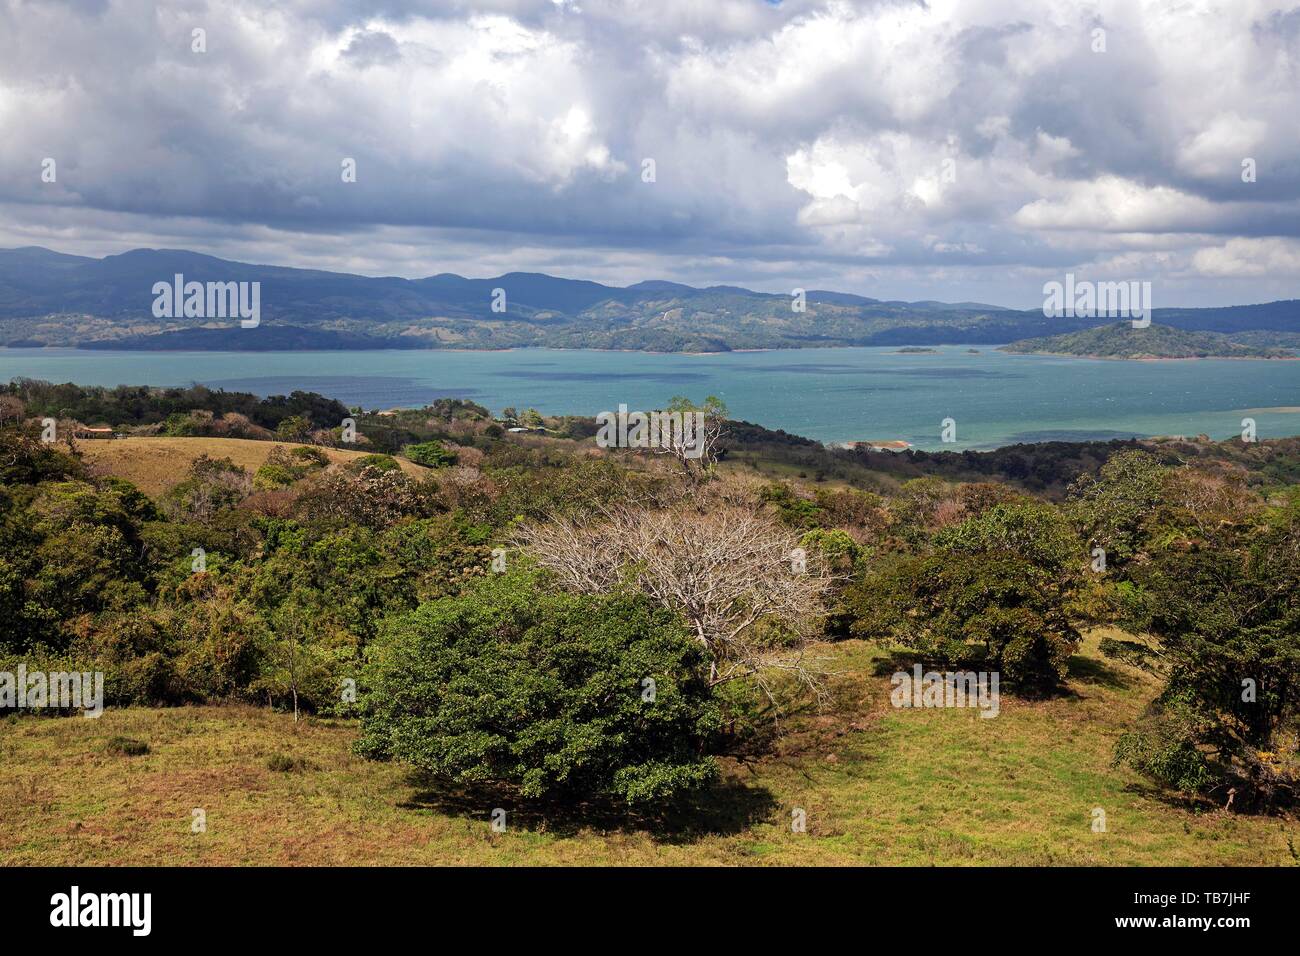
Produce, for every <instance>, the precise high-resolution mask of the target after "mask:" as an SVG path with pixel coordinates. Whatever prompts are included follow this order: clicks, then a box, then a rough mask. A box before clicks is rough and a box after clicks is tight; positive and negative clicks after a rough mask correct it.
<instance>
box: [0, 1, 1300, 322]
mask: <svg viewBox="0 0 1300 956" xmlns="http://www.w3.org/2000/svg"><path fill="white" fill-rule="evenodd" d="M1293 5H1294V0H1235V2H1232V3H1222V2H1217V0H1213V2H1212V0H1137V2H1132V3H1119V2H1109V0H1098V2H1095V3H1088V4H1079V3H1077V2H1076V0H930V2H928V3H925V4H921V3H913V2H895V0H854V2H851V0H785V2H783V3H781V4H779V5H773V4H767V3H761V2H757V0H716V2H712V3H707V4H702V3H699V2H697V0H659V2H655V3H648V2H636V3H633V2H626V0H581V2H576V3H575V2H563V3H557V2H552V0H482V2H479V3H475V4H473V5H472V7H473V10H472V11H471V9H470V7H471V5H467V4H464V3H461V2H459V0H446V2H420V3H416V2H409V3H408V2H405V0H394V2H391V3H385V4H383V5H380V7H378V8H375V7H374V6H373V5H371V6H370V11H369V12H357V11H359V10H361V9H362V8H363V7H365V6H367V5H361V4H355V5H354V4H351V3H338V2H336V3H329V4H319V3H311V2H308V0H284V2H281V3H276V4H272V3H270V2H269V0H267V2H258V0H242V2H237V3H217V2H216V0H212V2H204V0H192V2H187V3H185V4H183V5H182V4H179V3H174V2H165V0H164V2H161V3H159V4H157V12H156V15H150V16H143V15H140V14H139V13H138V12H133V9H138V8H135V7H134V5H132V4H126V3H110V4H105V5H104V6H103V7H102V9H98V10H89V11H87V12H79V8H78V7H75V6H71V5H65V4H44V5H39V4H22V5H18V4H15V3H5V2H3V0H0V132H2V133H3V135H0V202H8V203H10V204H12V207H13V208H20V209H22V210H24V221H23V222H22V223H15V224H12V225H10V226H9V227H8V228H6V227H4V226H0V240H2V239H3V238H4V236H6V235H9V236H13V235H17V234H18V233H20V232H21V233H23V234H30V233H31V231H32V230H37V231H39V222H38V220H40V219H41V218H42V217H44V219H45V220H46V222H47V224H48V232H49V234H50V235H51V236H54V237H56V238H57V239H58V240H59V241H58V242H56V243H54V244H55V245H57V246H58V247H60V248H64V249H67V250H68V251H80V250H79V249H78V248H77V244H78V243H79V242H84V243H85V244H86V246H87V248H89V247H90V246H92V245H95V244H97V243H99V242H101V241H102V236H111V235H112V234H113V232H114V228H113V227H111V226H110V225H109V222H110V221H115V222H116V231H117V233H118V234H119V235H121V236H128V235H129V236H140V237H142V238H143V239H144V240H145V243H142V244H151V245H162V244H169V245H187V246H191V247H195V248H213V249H215V248H216V247H217V246H220V248H221V251H222V252H223V253H224V254H228V255H238V242H240V241H248V242H253V240H252V239H250V238H249V237H250V236H253V235H256V236H257V239H256V244H255V245H252V246H250V249H256V250H257V251H258V252H259V254H260V255H261V256H262V257H263V258H264V259H265V258H266V253H267V250H268V249H271V248H273V246H274V240H273V238H272V237H275V236H279V237H280V240H279V241H280V242H281V244H282V246H283V254H282V255H281V256H280V257H279V258H280V259H281V260H283V261H288V260H291V259H292V260H294V261H299V262H301V257H302V256H303V255H305V254H306V253H305V251H304V250H307V249H311V250H314V252H315V254H318V255H322V256H326V257H328V258H326V259H323V260H322V261H320V262H318V263H316V264H317V265H321V266H323V267H329V266H331V265H337V264H339V263H341V262H345V261H346V262H357V261H361V260H365V261H371V259H372V258H373V257H372V256H371V255H370V254H369V253H365V252H359V251H353V252H348V251H346V249H347V246H348V243H349V242H352V243H355V244H357V245H358V246H359V245H362V244H364V242H365V241H367V240H366V239H364V238H363V237H368V236H374V235H375V234H377V233H383V234H384V235H385V236H386V237H387V238H386V240H385V243H384V245H383V248H384V249H385V254H386V255H388V256H389V257H390V258H391V260H392V262H393V263H394V267H393V268H391V269H384V267H383V266H382V263H380V264H378V269H379V271H398V266H400V267H401V268H403V269H405V268H410V269H413V270H416V271H415V273H414V274H421V272H422V271H428V272H434V271H439V269H441V268H443V267H445V265H446V263H445V262H443V261H442V257H443V256H444V255H447V256H452V255H455V256H460V257H462V260H463V261H466V262H470V263H471V264H472V260H473V256H474V255H479V256H481V257H483V259H484V261H485V262H486V261H492V262H496V261H505V260H508V259H509V258H510V250H511V249H514V250H516V251H517V256H516V258H522V257H524V256H525V255H528V256H535V258H534V259H533V262H534V263H536V262H538V261H539V260H540V261H550V260H547V259H546V255H545V254H544V253H539V252H538V250H546V249H548V248H553V249H558V250H565V252H564V254H565V255H568V254H569V253H570V251H571V250H580V251H581V254H578V253H577V252H575V253H574V263H575V264H576V267H577V268H578V271H579V272H581V271H582V270H583V269H585V270H588V271H587V272H586V273H583V274H591V275H596V274H597V273H602V272H603V271H609V272H619V271H621V270H624V269H626V268H628V267H629V264H630V263H640V264H641V267H642V268H644V269H645V270H646V271H647V273H648V272H650V271H652V270H651V265H652V264H654V263H659V264H662V266H663V267H664V268H668V267H671V268H673V269H676V270H679V272H678V273H677V274H678V275H682V276H685V275H687V274H690V275H697V274H698V270H699V269H703V268H706V267H714V268H722V267H723V266H722V265H721V264H726V265H725V268H727V269H729V270H731V271H730V272H729V273H721V272H720V273H718V274H714V275H710V276H708V277H707V280H706V281H733V280H735V279H736V278H737V276H738V275H741V274H750V275H768V274H769V272H770V271H771V270H779V269H782V268H787V267H788V268H791V269H793V270H795V271H797V272H799V273H801V274H819V275H824V276H828V277H830V279H831V280H832V281H831V282H830V283H823V284H836V283H835V282H834V277H835V276H836V275H842V276H844V277H845V281H850V280H853V281H862V282H866V281H872V282H876V281H884V280H887V279H888V278H889V277H890V276H891V275H892V276H899V277H909V279H908V281H911V278H910V277H914V276H917V275H924V270H925V269H931V270H933V271H932V273H931V274H932V275H933V276H934V277H935V281H936V282H939V281H949V280H952V281H958V280H960V279H961V277H960V276H958V274H957V273H956V272H954V271H952V270H953V269H955V268H958V267H956V266H953V262H954V261H956V260H960V263H961V264H960V268H961V269H966V270H969V272H968V274H969V275H970V276H987V277H989V278H988V280H987V281H991V282H994V283H999V282H1006V283H1011V282H1014V281H1018V280H1016V278H1015V277H1016V276H1018V275H1019V274H1020V273H1022V272H1023V274H1024V275H1025V276H1026V277H1027V278H1026V280H1025V281H1026V282H1028V281H1029V277H1032V276H1033V275H1034V274H1035V273H1036V270H1040V269H1043V268H1052V269H1059V268H1064V267H1066V266H1069V265H1070V264H1071V262H1074V263H1082V264H1086V263H1096V262H1102V261H1106V260H1107V258H1108V257H1114V256H1120V255H1124V254H1126V253H1128V252H1131V251H1133V250H1135V249H1141V250H1145V251H1148V252H1154V251H1156V250H1168V251H1170V253H1171V257H1170V258H1168V259H1167V260H1166V259H1152V260H1150V262H1149V265H1151V267H1152V268H1161V269H1167V270H1169V271H1168V277H1169V279H1170V281H1183V279H1184V278H1185V277H1187V276H1195V275H1201V276H1210V275H1243V274H1246V273H1245V272H1244V271H1243V270H1247V269H1249V268H1251V266H1250V264H1249V263H1250V258H1249V257H1245V258H1244V259H1242V261H1240V262H1238V261H1237V254H1236V253H1232V252H1230V250H1233V249H1236V248H1242V247H1240V246H1233V242H1236V241H1238V240H1240V241H1241V242H1244V243H1262V244H1265V245H1269V247H1270V248H1272V247H1273V246H1276V247H1277V248H1287V247H1288V243H1290V242H1291V241H1292V240H1293V239H1294V238H1295V237H1296V236H1297V234H1300V124H1296V123H1295V122H1294V116H1295V115H1296V112H1297V106H1300V104H1298V103H1297V100H1300V92H1297V91H1298V90H1300V14H1296V13H1294V12H1291V13H1288V11H1289V10H1290V9H1291V7H1292V6H1293ZM376 9H380V10H382V11H383V12H382V14H378V13H375V12H373V11H374V10H376ZM196 23H201V24H203V25H204V27H205V28H206V29H207V31H208V47H209V52H208V53H206V54H202V55H198V54H194V53H192V52H190V30H191V28H192V27H193V25H194V24H196ZM1097 24H1104V26H1105V28H1106V30H1107V51H1106V52H1105V53H1104V54H1098V53H1094V52H1092V50H1091V46H1090V44H1091V30H1092V29H1093V27H1094V26H1096V25H1097ZM44 156H53V157H55V158H56V159H57V160H58V163H59V173H60V175H59V182H58V183H57V184H53V185H51V184H42V183H40V181H39V162H40V159H41V158H42V157H44ZM1245 156H1254V157H1255V158H1256V159H1257V160H1258V162H1259V182H1258V183H1256V184H1250V185H1246V184H1242V183H1241V182H1240V161H1241V159H1242V158H1243V157H1245ZM343 157H355V158H356V159H357V163H358V180H357V182H356V183H355V184H351V185H346V186H345V185H344V184H342V183H341V182H340V180H339V175H338V170H339V161H340V159H342V158H343ZM646 157H652V158H654V159H655V161H656V165H657V180H656V182H655V183H653V184H648V183H643V182H642V181H641V178H640V175H639V173H640V168H641V162H642V160H643V159H644V158H646ZM945 159H951V160H952V161H953V164H954V165H953V167H952V168H953V170H954V171H955V179H956V181H955V182H950V181H948V180H947V178H946V177H945V176H944V172H943V167H942V164H943V162H944V160H945ZM69 210H73V211H75V212H77V213H78V214H79V216H80V220H81V221H82V222H83V223H85V224H86V225H84V226H83V227H82V229H81V230H78V229H77V227H76V221H77V219H76V215H74V216H73V218H71V219H70V218H68V212H69ZM115 217H116V218H115ZM91 223H94V226H93V227H92V226H91V225H90V224H91ZM101 229H102V230H103V233H102V234H101V233H100V232H99V231H98V230H101ZM232 230H234V231H232ZM322 234H331V235H334V236H335V237H337V239H338V242H336V243H325V242H319V241H313V240H309V239H308V238H307V237H310V236H319V235H322ZM236 235H238V236H241V237H243V238H242V239H236V238H235V236H236ZM150 237H152V239H151V238H150ZM449 237H455V239H454V241H452V240H451V239H450V238H449ZM163 239H165V240H166V242H165V243H164V242H163V241H161V240H163ZM435 239H436V240H437V242H438V243H444V244H445V245H436V244H435V242H434V240H435ZM152 240H159V241H152ZM51 241H52V242H53V240H51ZM402 243H409V246H402ZM451 245H455V246H456V249H457V250H458V251H456V252H454V253H452V252H450V251H448V250H449V249H450V246H451ZM1261 248H1262V246H1261ZM399 249H400V251H399ZM431 249H432V250H434V251H433V252H431V251H430V250H431ZM475 250H476V251H475ZM525 250H528V251H527V252H526V251H525ZM1198 250H1199V252H1198ZM1194 256H1195V257H1199V258H1194ZM866 260H870V261H869V263H867V265H868V266H869V271H863V270H862V269H860V268H858V267H859V266H860V265H862V263H863V262H864V261H866ZM558 261H563V260H558ZM1291 261H1292V260H1290V259H1289V258H1288V257H1287V256H1286V255H1280V256H1275V257H1273V258H1270V259H1269V262H1270V263H1272V264H1271V265H1269V266H1268V269H1269V270H1270V271H1269V272H1268V275H1270V276H1278V275H1287V274H1289V275H1291V277H1292V278H1293V279H1294V280H1295V283H1296V290H1295V291H1296V292H1297V293H1298V294H1300V270H1294V269H1293V270H1292V271H1291V272H1290V273H1287V269H1288V268H1290V265H1289V263H1291ZM1193 262H1195V263H1196V264H1195V265H1193ZM422 264H427V265H422ZM709 264H712V265H711V266H709ZM1202 264H1204V265H1205V268H1202ZM863 268H866V266H863ZM891 270H892V272H891ZM1215 270H1220V271H1215ZM1224 270H1226V271H1224ZM469 271H474V272H476V273H478V274H482V273H483V272H484V271H485V270H481V269H471V270H469ZM640 277H644V276H640ZM774 281H776V280H774ZM962 281H964V280H962ZM971 281H985V280H984V279H972V280H971ZM1188 281H1190V280H1188ZM782 284H783V285H784V284H786V283H785V282H784V281H782ZM1008 288H1010V286H1008ZM924 297H934V298H939V297H942V290H941V289H931V290H930V291H929V293H928V294H927V295H925V296H924Z"/></svg>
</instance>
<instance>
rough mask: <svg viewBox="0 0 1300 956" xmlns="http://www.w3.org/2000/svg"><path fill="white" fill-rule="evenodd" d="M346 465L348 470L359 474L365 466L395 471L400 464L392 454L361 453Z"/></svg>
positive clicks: (377, 469) (378, 469)
mask: <svg viewBox="0 0 1300 956" xmlns="http://www.w3.org/2000/svg"><path fill="white" fill-rule="evenodd" d="M346 467H347V470H348V471H351V472H354V473H358V474H359V473H360V472H362V471H365V470H366V469H367V468H374V469H375V470H376V471H397V470H399V469H400V468H401V467H402V466H401V465H399V464H398V463H397V459H396V458H394V457H393V456H392V455H362V456H361V457H360V458H357V459H355V460H353V461H350V462H348V464H347V466H346Z"/></svg>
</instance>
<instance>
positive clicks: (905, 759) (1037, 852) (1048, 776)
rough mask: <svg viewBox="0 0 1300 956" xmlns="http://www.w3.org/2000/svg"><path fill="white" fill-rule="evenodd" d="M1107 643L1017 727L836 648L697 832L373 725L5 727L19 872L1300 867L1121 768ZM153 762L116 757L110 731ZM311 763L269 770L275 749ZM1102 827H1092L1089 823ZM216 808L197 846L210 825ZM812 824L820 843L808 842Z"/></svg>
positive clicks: (269, 715) (1263, 833)
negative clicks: (499, 789) (457, 767)
mask: <svg viewBox="0 0 1300 956" xmlns="http://www.w3.org/2000/svg"><path fill="white" fill-rule="evenodd" d="M1098 638H1099V635H1098V634H1097V633H1094V634H1092V635H1090V637H1089V640H1088V641H1087V642H1086V643H1085V646H1084V647H1083V649H1082V651H1081V653H1080V654H1079V655H1078V656H1077V657H1076V658H1075V660H1074V662H1073V678H1072V681H1071V685H1070V691H1071V693H1070V694H1069V695H1067V696H1064V697H1061V698H1058V699H1055V700H1051V701H1047V702H1039V703H1025V702H1019V701H1015V700H1011V699H1007V698H1004V699H1003V701H1002V711H1001V714H1000V715H999V716H998V717H997V718H994V719H981V718H979V717H978V716H977V714H976V712H975V711H956V710H902V711H897V710H893V709H892V708H890V706H889V702H888V690H889V682H888V678H887V677H884V676H879V675H877V674H876V673H875V671H876V670H877V669H878V665H879V662H880V661H881V654H880V652H879V651H877V650H876V649H874V648H873V647H871V646H870V645H866V644H863V643H860V642H856V641H849V642H845V643H842V644H837V645H831V646H828V647H826V648H823V653H824V654H826V655H827V656H828V658H829V662H828V663H829V666H830V667H831V669H833V670H834V671H836V672H837V674H838V676H837V677H836V678H835V682H834V697H835V702H834V704H833V706H832V707H831V708H830V709H828V710H827V711H826V712H824V713H821V714H811V715H807V716H803V717H798V718H795V719H793V720H792V721H791V722H790V723H789V725H788V728H787V731H788V732H787V734H786V735H785V736H784V737H783V738H781V740H780V742H779V744H778V746H777V748H776V750H775V752H773V753H770V754H767V755H764V756H762V757H760V758H757V759H754V760H749V761H746V762H744V763H740V762H737V761H730V760H729V761H727V762H726V767H725V771H726V772H725V780H724V783H723V784H722V785H721V786H719V787H718V788H717V790H716V791H715V792H714V793H713V794H711V795H710V796H709V797H708V799H706V800H705V801H703V802H702V804H701V806H700V807H699V808H698V812H697V813H696V814H694V815H693V816H692V820H693V822H692V823H690V824H689V825H685V826H683V825H677V826H672V825H666V826H665V825H659V826H655V827H653V828H646V827H643V826H637V825H635V824H628V823H626V822H619V821H617V820H609V819H605V820H592V819H583V818H581V817H580V816H578V815H576V814H575V813H567V814H560V815H558V816H557V815H554V814H552V815H550V816H549V818H548V819H541V818H539V817H537V816H530V815H528V814H526V813H522V812H521V813H518V814H516V813H515V812H514V808H513V807H512V806H510V805H509V803H508V802H507V803H503V804H501V805H503V806H504V807H505V809H506V810H507V811H508V813H509V814H510V815H509V816H508V817H507V824H508V828H507V830H506V832H504V833H493V832H492V831H491V828H490V826H489V814H490V812H491V810H492V806H491V805H489V804H487V803H481V804H477V805H476V804H472V803H471V804H469V805H465V804H461V803H457V802H456V801H454V800H453V799H451V798H450V797H449V796H446V795H439V794H435V793H430V792H427V791H425V790H422V789H421V787H420V786H419V785H418V784H417V783H415V782H414V781H412V780H410V779H409V777H408V775H407V773H406V772H405V771H404V770H403V769H402V768H401V767H398V766H389V765H384V764H374V763H369V762H367V761H364V760H362V759H360V758H359V757H357V756H355V755H354V754H352V752H351V750H350V747H351V744H352V741H353V740H354V739H355V736H356V729H355V726H354V725H352V724H350V723H348V722H342V721H339V722H335V721H315V720H307V721H304V722H301V723H299V724H298V725H296V726H295V724H294V723H293V720H292V718H291V717H290V716H288V715H285V714H280V713H274V712H271V711H268V710H263V709H256V708H252V707H242V706H231V707H198V708H179V709H172V710H144V709H142V710H121V711H113V710H108V711H106V712H105V713H104V715H103V717H101V718H100V719H98V720H87V719H85V718H81V717H69V718H33V717H22V718H19V717H13V716H11V717H8V718H6V719H5V720H4V721H0V760H2V761H3V765H4V767H5V768H6V773H5V774H4V776H3V779H2V780H0V863H2V864H5V865H13V864H20V865H36V864H44V865H53V864H142V865H149V864H157V863H180V864H186V863H188V864H354V865H365V864H625V865H629V864H744V863H761V864H832V865H837V864H917V865H925V864H945V865H950V864H955V865H963V864H966V865H971V864H1013V865H1014V864H1022V865H1023V864H1029V865H1051V864H1083V865H1093V864H1123V865H1156V864H1164V865H1199V864H1232V865H1263V866H1279V865H1287V866H1291V865H1296V864H1297V863H1298V862H1300V856H1298V854H1300V824H1298V823H1297V821H1296V820H1294V819H1288V820H1281V819H1278V818H1267V817H1244V816H1235V815H1231V814H1225V813H1223V812H1221V811H1218V810H1215V809H1213V808H1206V807H1202V808H1195V807H1190V806H1188V805H1185V804H1183V803H1180V802H1179V801H1177V800H1174V799H1170V798H1168V797H1165V796H1162V795H1161V794H1158V793H1154V792H1152V791H1150V790H1149V789H1148V788H1147V787H1146V786H1145V785H1144V784H1143V783H1141V782H1140V780H1139V778H1137V777H1136V776H1135V775H1133V774H1132V773H1130V772H1129V771H1127V770H1122V769H1113V768H1112V767H1111V766H1110V755H1111V752H1112V748H1113V746H1114V742H1115V738H1116V737H1117V736H1118V734H1120V733H1121V732H1122V731H1123V730H1124V728H1125V727H1126V725H1127V724H1128V723H1129V722H1130V721H1131V719H1132V717H1133V716H1134V715H1135V714H1136V713H1137V712H1138V711H1139V710H1140V708H1141V707H1142V705H1143V704H1144V702H1145V701H1146V700H1147V699H1148V698H1149V696H1150V695H1151V693H1152V692H1153V685H1152V684H1151V683H1150V682H1149V681H1148V680H1146V679H1145V678H1144V677H1143V676H1142V675H1140V674H1139V673H1138V672H1136V671H1132V670H1130V669H1128V668H1125V667H1123V666H1121V665H1116V664H1113V663H1111V662H1108V661H1103V660H1102V659H1101V658H1100V657H1099V655H1098V654H1097V651H1096V646H1097V640H1098ZM117 735H123V736H127V737H130V738H134V739H138V740H142V741H144V742H146V743H147V744H148V745H149V748H150V752H149V753H147V754H144V755H141V756H124V755H119V754H117V753H113V752H110V751H109V750H107V749H106V744H107V742H108V741H109V739H110V738H112V737H114V736H117ZM276 755H284V756H287V757H289V758H292V759H293V760H294V761H295V762H296V763H297V765H298V766H297V768H296V769H294V770H291V771H287V772H286V771H276V770H272V769H270V768H269V765H268V762H269V761H270V759H271V758H272V757H273V756H276ZM1096 807H1100V808H1102V809H1103V810H1104V811H1105V813H1106V824H1107V826H1106V832H1104V833H1094V832H1093V831H1092V811H1093V809H1094V808H1096ZM195 808H201V809H203V810H204V811H205V813H206V821H207V830H206V832H202V833H194V832H192V828H191V820H192V811H193V810H194V809H195ZM795 808H802V809H803V810H805V811H806V814H807V832H805V833H794V832H792V831H791V813H792V810H793V809H795Z"/></svg>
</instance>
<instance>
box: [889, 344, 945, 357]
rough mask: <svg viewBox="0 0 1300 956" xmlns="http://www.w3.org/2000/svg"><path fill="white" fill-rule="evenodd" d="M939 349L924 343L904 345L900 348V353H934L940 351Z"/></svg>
mask: <svg viewBox="0 0 1300 956" xmlns="http://www.w3.org/2000/svg"><path fill="white" fill-rule="evenodd" d="M938 351H939V350H938V349H932V348H929V347H927V346H923V345H904V346H903V347H902V348H901V349H899V350H898V354H899V355H932V354H934V353H935V352H938Z"/></svg>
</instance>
